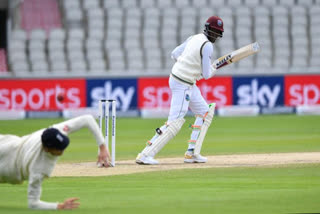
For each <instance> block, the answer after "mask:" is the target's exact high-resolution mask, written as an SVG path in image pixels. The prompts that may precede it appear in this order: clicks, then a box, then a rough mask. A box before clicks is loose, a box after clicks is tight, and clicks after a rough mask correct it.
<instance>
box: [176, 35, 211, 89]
mask: <svg viewBox="0 0 320 214" xmlns="http://www.w3.org/2000/svg"><path fill="white" fill-rule="evenodd" d="M204 47H205V48H206V49H207V50H206V51H205V53H209V54H208V56H206V58H205V59H203V56H202V55H203V53H204V52H203V48H204ZM212 51H213V45H212V43H211V42H210V41H209V40H208V38H207V37H206V36H205V35H204V34H203V33H201V34H197V35H194V36H191V37H190V38H189V39H188V40H187V41H186V42H185V43H183V44H182V45H181V46H178V47H177V48H176V49H175V50H174V51H173V53H172V57H173V58H174V59H176V60H177V61H176V63H175V64H174V66H173V68H172V74H173V75H174V77H177V78H178V79H180V80H183V81H184V82H187V83H190V84H195V83H196V81H197V80H200V79H202V78H203V77H205V78H206V79H207V78H210V77H212V76H213V75H214V72H215V69H214V68H213V67H212V66H211V63H210V62H211V55H212ZM203 62H206V65H205V68H206V69H204V68H203ZM207 70H208V71H207ZM207 73H209V74H207ZM203 74H206V75H205V76H203Z"/></svg>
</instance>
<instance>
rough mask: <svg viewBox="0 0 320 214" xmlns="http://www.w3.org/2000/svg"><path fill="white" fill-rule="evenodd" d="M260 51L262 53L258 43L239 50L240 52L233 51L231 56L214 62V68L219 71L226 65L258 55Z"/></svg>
mask: <svg viewBox="0 0 320 214" xmlns="http://www.w3.org/2000/svg"><path fill="white" fill-rule="evenodd" d="M259 51H260V45H259V43H258V42H255V43H252V44H249V45H247V46H244V47H242V48H239V49H238V50H235V51H232V52H231V53H229V54H226V55H224V56H222V57H219V58H218V59H216V60H215V61H214V62H213V67H214V68H215V69H219V68H221V67H223V66H225V65H228V64H231V63H234V62H238V61H239V60H241V59H243V58H246V57H248V56H251V55H253V54H256V53H258V52H259Z"/></svg>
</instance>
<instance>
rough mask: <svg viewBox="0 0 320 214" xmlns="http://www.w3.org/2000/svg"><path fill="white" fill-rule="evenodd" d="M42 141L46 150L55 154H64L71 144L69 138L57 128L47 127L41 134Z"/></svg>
mask: <svg viewBox="0 0 320 214" xmlns="http://www.w3.org/2000/svg"><path fill="white" fill-rule="evenodd" d="M41 141H42V146H43V148H44V150H45V151H46V152H49V153H51V154H52V155H55V156H60V155H62V153H63V151H64V150H65V148H67V146H68V145H69V138H68V137H67V136H66V135H64V134H62V133H61V132H60V131H59V130H58V129H55V128H48V129H46V130H45V131H44V132H43V133H42V135H41Z"/></svg>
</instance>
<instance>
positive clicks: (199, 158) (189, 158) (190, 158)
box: [184, 152, 208, 163]
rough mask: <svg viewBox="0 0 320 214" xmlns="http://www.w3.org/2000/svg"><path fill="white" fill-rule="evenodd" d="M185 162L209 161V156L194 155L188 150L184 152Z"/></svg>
mask: <svg viewBox="0 0 320 214" xmlns="http://www.w3.org/2000/svg"><path fill="white" fill-rule="evenodd" d="M184 162H185V163H207V162H208V158H206V157H203V156H202V155H200V154H198V155H194V154H192V153H188V152H186V153H185V154H184Z"/></svg>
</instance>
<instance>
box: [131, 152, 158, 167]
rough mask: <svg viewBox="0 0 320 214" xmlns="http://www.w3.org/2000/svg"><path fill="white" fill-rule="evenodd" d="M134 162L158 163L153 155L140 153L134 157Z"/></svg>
mask: <svg viewBox="0 0 320 214" xmlns="http://www.w3.org/2000/svg"><path fill="white" fill-rule="evenodd" d="M136 163H137V164H143V165H157V164H159V162H158V161H157V160H155V159H154V158H153V157H151V156H146V155H143V154H141V153H139V154H138V156H137V158H136Z"/></svg>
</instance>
